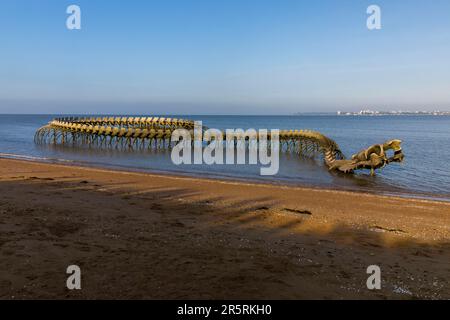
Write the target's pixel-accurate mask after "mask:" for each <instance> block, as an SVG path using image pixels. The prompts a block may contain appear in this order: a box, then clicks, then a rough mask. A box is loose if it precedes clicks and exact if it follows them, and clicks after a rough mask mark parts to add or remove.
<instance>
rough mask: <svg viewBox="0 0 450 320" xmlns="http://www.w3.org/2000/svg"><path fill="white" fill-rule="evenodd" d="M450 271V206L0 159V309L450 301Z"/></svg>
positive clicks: (315, 190) (312, 190)
mask: <svg viewBox="0 0 450 320" xmlns="http://www.w3.org/2000/svg"><path fill="white" fill-rule="evenodd" d="M449 261H450V203H445V202H436V201H428V200H414V199H403V198H395V197H386V196H376V195H369V194H362V193H352V192H339V191H332V190H317V189H308V188H298V187H289V186H286V187H283V186H274V185H267V184H253V183H243V182H231V181H219V180H208V179H195V178H188V177H175V176H163V175H153V174H141V173H129V172H120V171H111V170H101V169H93V168H82V167H72V166H63V165H55V164H45V163H36V162H26V161H19V160H6V159H0V298H1V299H28V298H38V299H54V298H62V299H71V298H77V299H80V298H81V299H99V298H101V299H103V298H113V299H344V298H349V299H414V298H424V299H444V298H445V299H449V298H450V287H449V282H450V280H449V279H450V263H449ZM72 264H76V265H79V266H80V267H81V272H82V290H79V291H69V290H68V289H67V288H66V279H67V276H68V275H66V273H65V271H66V268H67V266H69V265H72ZM369 265H378V266H380V268H381V278H382V289H381V290H375V291H370V290H368V289H367V287H366V280H367V277H368V276H369V275H367V274H366V269H367V267H368V266H369Z"/></svg>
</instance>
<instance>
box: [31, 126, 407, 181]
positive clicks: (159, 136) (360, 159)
mask: <svg viewBox="0 0 450 320" xmlns="http://www.w3.org/2000/svg"><path fill="white" fill-rule="evenodd" d="M176 129H187V130H189V131H190V132H191V135H192V136H193V133H194V121H191V120H184V119H172V118H160V117H102V118H73V117H70V118H57V119H54V120H53V121H51V122H49V123H48V124H47V125H46V126H43V127H42V128H40V129H38V130H37V132H36V134H35V137H34V140H35V142H36V143H38V144H43V143H53V144H71V145H81V144H83V145H89V146H91V145H96V146H98V147H115V148H119V147H120V148H130V149H131V148H166V147H168V148H170V147H171V135H172V132H173V131H174V130H176ZM268 139H270V137H268ZM401 143H402V141H401V140H391V141H387V142H386V143H384V144H377V145H373V146H371V147H369V148H367V149H365V150H362V151H361V152H359V153H357V154H355V155H353V156H352V158H351V159H346V158H345V156H344V155H343V153H342V152H341V150H340V149H339V146H338V145H337V144H336V142H334V141H333V140H332V139H330V138H328V137H326V136H324V135H323V134H321V133H319V132H315V131H310V130H281V131H280V149H281V150H283V151H287V152H293V153H297V154H299V155H302V156H305V157H314V156H316V155H322V156H323V158H324V161H325V164H326V166H327V167H328V168H329V170H332V171H339V172H344V173H353V172H354V171H355V170H361V169H369V170H371V174H372V175H373V174H374V173H375V170H376V169H381V168H383V167H384V166H386V165H387V164H390V163H393V162H402V161H403V159H404V155H403V153H402V148H401ZM389 150H392V151H393V155H392V156H391V157H388V156H387V152H388V151H389Z"/></svg>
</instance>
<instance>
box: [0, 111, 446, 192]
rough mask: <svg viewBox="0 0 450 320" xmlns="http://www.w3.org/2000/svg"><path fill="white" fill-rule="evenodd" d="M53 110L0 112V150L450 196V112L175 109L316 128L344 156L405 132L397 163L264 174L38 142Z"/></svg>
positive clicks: (228, 120)
mask: <svg viewBox="0 0 450 320" xmlns="http://www.w3.org/2000/svg"><path fill="white" fill-rule="evenodd" d="M54 117H55V116H52V115H0V156H3V157H26V158H30V159H34V158H36V159H41V160H42V159H45V160H47V161H65V162H67V161H68V162H69V163H74V164H85V165H93V166H103V167H119V168H127V169H129V170H143V171H150V172H172V173H178V174H188V175H195V176H209V177H219V178H243V179H251V180H262V181H270V182H274V183H284V184H286V183H287V184H295V185H310V186H317V187H323V186H325V187H329V188H335V189H351V190H361V191H374V192H378V193H379V192H383V193H387V194H392V193H394V194H400V195H402V194H403V195H405V194H408V195H415V196H419V197H435V198H442V199H446V200H450V188H449V186H450V117H430V116H417V117H416V116H392V117H390V116H385V117H338V116H195V117H193V116H180V115H177V116H174V117H183V118H189V119H195V120H202V121H203V124H204V125H205V126H207V127H209V128H218V129H227V128H230V129H231V128H243V129H246V128H255V129H260V128H267V129H311V130H317V131H320V132H322V133H324V134H325V135H327V136H329V137H330V138H332V139H334V140H335V141H336V142H337V143H338V144H339V146H340V147H341V150H342V151H343V152H344V154H346V155H347V156H351V155H352V154H353V153H356V152H357V151H359V150H361V149H363V148H366V147H368V146H370V145H372V144H375V143H382V142H384V141H386V140H389V139H401V140H403V149H404V153H405V155H406V161H405V163H404V164H402V165H399V164H392V165H390V166H388V167H386V168H385V169H383V170H382V171H380V172H379V173H378V175H377V176H375V177H371V176H370V175H369V174H368V172H362V173H358V174H356V175H350V176H346V175H341V174H336V173H330V172H328V170H327V169H326V167H324V165H323V163H322V162H321V161H314V160H305V159H301V158H299V157H298V156H296V155H291V154H283V155H282V156H281V158H280V171H279V173H278V175H276V176H273V177H262V176H260V175H259V168H260V166H259V165H256V166H255V165H244V166H236V165H224V166H207V165H201V166H194V165H192V166H175V165H174V164H172V162H171V160H170V152H169V151H154V150H153V151H152V150H150V151H147V150H146V151H133V152H129V151H120V150H98V149H95V148H91V149H89V148H73V147H62V146H57V147H55V146H38V145H35V144H34V142H33V136H34V132H35V131H36V129H38V128H39V127H40V126H42V125H44V124H46V123H47V122H48V121H50V120H51V119H52V118H54Z"/></svg>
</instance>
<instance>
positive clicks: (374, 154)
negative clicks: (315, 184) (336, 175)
mask: <svg viewBox="0 0 450 320" xmlns="http://www.w3.org/2000/svg"><path fill="white" fill-rule="evenodd" d="M401 143H402V141H401V140H389V141H386V142H385V143H383V144H375V145H373V146H370V147H369V148H367V149H364V150H361V151H360V152H358V153H357V154H354V155H353V156H352V159H351V160H336V161H335V162H334V163H333V164H332V166H331V167H330V169H332V170H338V171H341V172H345V173H350V172H353V171H355V170H360V169H369V170H370V172H371V174H372V175H375V170H376V169H381V168H384V167H385V166H386V165H387V164H390V163H393V162H402V161H403V160H404V155H403V152H402V147H401ZM389 150H392V151H393V152H394V154H393V155H392V156H391V157H389V158H388V155H387V152H388V151H389Z"/></svg>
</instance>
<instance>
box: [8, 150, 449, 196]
mask: <svg viewBox="0 0 450 320" xmlns="http://www.w3.org/2000/svg"><path fill="white" fill-rule="evenodd" d="M2 159H4V160H18V161H25V162H32V163H33V162H35V163H43V164H50V165H62V166H71V167H76V168H77V167H78V168H87V169H93V170H107V171H114V172H122V173H130V174H139V175H150V176H165V177H175V178H187V179H200V180H212V181H218V182H222V183H226V182H231V183H242V184H254V185H267V186H273V187H288V188H297V189H301V190H321V191H329V192H344V193H345V192H348V193H352V194H355V193H356V194H366V195H375V196H379V197H388V198H400V199H411V200H423V201H431V202H443V203H450V195H447V194H439V193H429V194H425V193H422V192H417V191H414V190H406V189H404V190H401V191H395V189H394V188H393V187H391V188H390V189H387V190H381V189H380V190H377V189H365V188H357V187H349V186H335V187H332V186H329V185H326V184H325V183H324V184H314V183H306V182H305V183H293V182H290V181H284V180H259V179H255V178H252V177H237V176H228V175H223V176H222V175H215V174H207V173H204V172H198V173H193V172H182V171H180V172H171V171H169V170H157V169H143V168H133V167H128V166H119V165H108V164H104V163H90V162H81V161H77V160H69V159H55V158H42V157H34V156H27V155H18V154H8V153H0V160H2Z"/></svg>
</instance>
